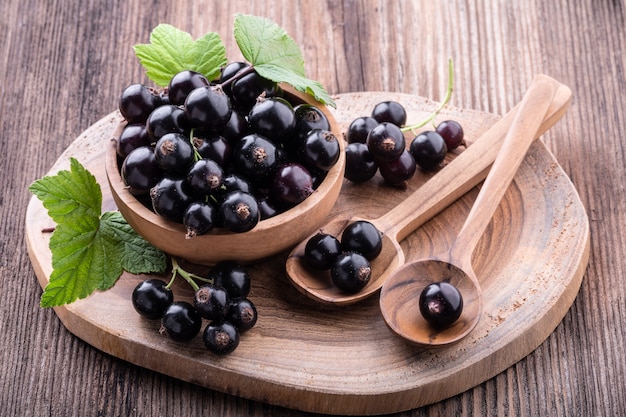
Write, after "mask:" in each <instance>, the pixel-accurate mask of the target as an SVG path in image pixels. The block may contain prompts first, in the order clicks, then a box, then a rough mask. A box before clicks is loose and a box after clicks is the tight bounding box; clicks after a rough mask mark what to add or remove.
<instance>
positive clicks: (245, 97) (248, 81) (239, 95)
mask: <svg viewBox="0 0 626 417" xmlns="http://www.w3.org/2000/svg"><path fill="white" fill-rule="evenodd" d="M278 92H279V87H278V84H277V83H276V82H274V81H272V80H269V79H267V78H264V77H261V76H260V75H259V74H258V73H257V72H256V71H254V72H251V73H249V74H246V75H244V76H242V77H241V78H239V79H237V80H236V81H235V82H233V84H231V97H232V99H233V103H234V105H235V106H236V107H237V109H238V110H239V111H240V112H241V113H243V114H248V113H249V112H250V110H251V109H252V106H254V104H255V103H256V101H257V98H259V96H261V95H263V96H264V97H265V98H269V97H274V96H276V95H277V94H278Z"/></svg>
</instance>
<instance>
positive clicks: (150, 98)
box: [119, 84, 161, 123]
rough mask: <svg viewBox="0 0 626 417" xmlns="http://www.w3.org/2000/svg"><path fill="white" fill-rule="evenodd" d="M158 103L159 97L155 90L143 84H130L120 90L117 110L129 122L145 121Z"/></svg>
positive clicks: (159, 101)
mask: <svg viewBox="0 0 626 417" xmlns="http://www.w3.org/2000/svg"><path fill="white" fill-rule="evenodd" d="M160 105H161V98H160V97H159V94H158V93H157V92H156V90H154V89H153V88H150V87H148V86H146V85H143V84H131V85H129V86H128V87H126V88H125V89H124V91H122V94H121V96H120V102H119V110H120V113H121V114H122V116H123V117H124V119H126V120H127V121H128V122H129V123H145V122H146V120H147V119H148V116H149V115H150V113H152V112H153V111H154V109H156V108H157V107H159V106H160Z"/></svg>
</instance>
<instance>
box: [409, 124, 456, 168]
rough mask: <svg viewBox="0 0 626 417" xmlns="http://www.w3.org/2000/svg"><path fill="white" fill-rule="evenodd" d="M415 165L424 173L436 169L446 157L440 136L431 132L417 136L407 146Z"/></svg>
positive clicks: (446, 150)
mask: <svg viewBox="0 0 626 417" xmlns="http://www.w3.org/2000/svg"><path fill="white" fill-rule="evenodd" d="M409 152H411V155H413V158H414V159H415V163H416V164H417V166H419V167H420V168H421V169H423V170H424V171H433V170H435V169H437V168H438V167H439V166H440V165H441V163H442V162H443V160H444V159H445V157H446V153H447V152H448V149H447V147H446V142H445V141H444V140H443V138H442V137H441V135H440V134H439V133H437V132H433V131H431V130H429V131H425V132H422V133H420V134H419V135H417V136H416V137H415V138H414V139H413V140H412V141H411V144H410V145H409Z"/></svg>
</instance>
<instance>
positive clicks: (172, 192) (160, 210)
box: [150, 177, 193, 223]
mask: <svg viewBox="0 0 626 417" xmlns="http://www.w3.org/2000/svg"><path fill="white" fill-rule="evenodd" d="M150 199H151V200H152V209H153V210H154V212H155V213H156V214H158V215H160V216H163V217H165V218H166V219H168V220H171V221H174V222H177V223H182V222H183V216H184V214H185V210H187V207H189V204H191V203H192V201H193V192H192V190H191V187H189V184H187V182H186V181H184V180H182V179H174V178H170V177H165V178H163V179H162V180H161V181H159V182H158V183H157V184H156V185H155V186H154V187H152V189H151V190H150Z"/></svg>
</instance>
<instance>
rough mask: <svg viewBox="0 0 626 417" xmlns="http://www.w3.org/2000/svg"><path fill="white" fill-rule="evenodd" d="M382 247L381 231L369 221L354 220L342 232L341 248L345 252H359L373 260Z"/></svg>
mask: <svg viewBox="0 0 626 417" xmlns="http://www.w3.org/2000/svg"><path fill="white" fill-rule="evenodd" d="M382 248H383V241H382V237H381V233H380V231H379V230H378V229H377V228H376V226H374V225H373V224H372V223H370V222H368V221H365V220H357V221H355V222H352V223H350V224H349V225H348V226H346V228H345V229H344V230H343V232H342V233H341V249H343V251H344V252H358V253H360V254H361V255H363V256H365V257H366V258H367V259H368V260H370V261H371V260H372V259H374V258H376V257H377V256H378V255H379V254H380V252H381V250H382Z"/></svg>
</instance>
